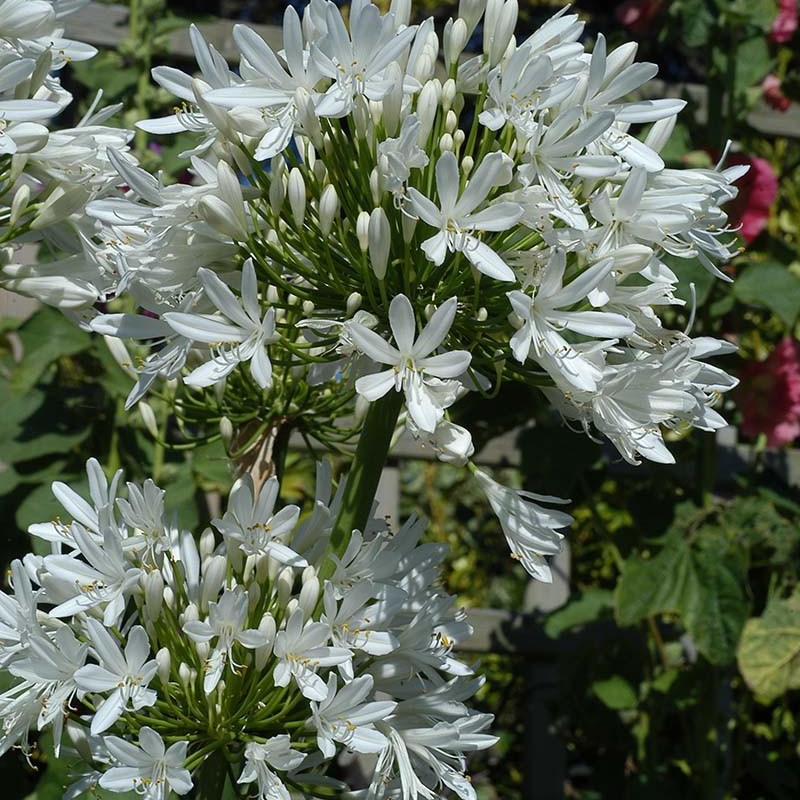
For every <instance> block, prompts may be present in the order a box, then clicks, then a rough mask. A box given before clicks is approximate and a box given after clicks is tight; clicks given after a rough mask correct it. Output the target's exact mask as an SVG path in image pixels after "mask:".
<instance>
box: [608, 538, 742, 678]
mask: <svg viewBox="0 0 800 800" xmlns="http://www.w3.org/2000/svg"><path fill="white" fill-rule="evenodd" d="M746 575H747V558H746V554H744V553H742V552H741V548H738V547H736V546H735V545H734V543H733V542H732V541H731V540H730V539H729V538H728V537H727V536H725V535H724V534H722V533H720V532H718V531H715V530H714V529H707V530H704V531H702V532H701V534H700V535H699V537H698V538H697V540H695V542H694V546H691V547H690V546H689V544H687V542H686V541H684V540H683V539H682V538H681V537H680V536H679V535H678V534H677V533H673V534H671V535H669V536H668V537H667V538H666V539H665V541H664V547H663V549H662V550H661V551H660V552H659V553H658V554H657V555H655V556H654V557H653V558H650V559H643V558H641V557H640V556H638V555H637V556H633V557H631V558H629V559H628V560H627V562H626V563H625V569H624V572H623V574H622V578H621V579H620V581H619V583H618V584H617V591H616V596H615V601H616V614H617V620H618V622H619V623H620V624H621V625H632V624H634V623H636V622H638V621H639V620H642V619H644V618H646V617H649V616H655V615H657V614H663V613H675V614H679V615H680V616H681V618H682V620H683V624H684V625H685V627H686V630H687V631H689V633H691V635H692V636H693V638H694V640H695V643H696V645H697V648H698V650H699V651H700V652H701V653H702V654H703V655H704V656H705V657H706V658H707V659H708V660H709V661H711V662H712V663H714V664H726V663H729V662H730V661H732V660H733V658H734V656H735V653H736V646H737V644H738V641H739V636H740V634H741V630H742V626H743V625H744V622H745V620H746V619H747V614H748V612H749V608H750V604H749V599H748V597H747V595H746V593H745V592H746Z"/></svg>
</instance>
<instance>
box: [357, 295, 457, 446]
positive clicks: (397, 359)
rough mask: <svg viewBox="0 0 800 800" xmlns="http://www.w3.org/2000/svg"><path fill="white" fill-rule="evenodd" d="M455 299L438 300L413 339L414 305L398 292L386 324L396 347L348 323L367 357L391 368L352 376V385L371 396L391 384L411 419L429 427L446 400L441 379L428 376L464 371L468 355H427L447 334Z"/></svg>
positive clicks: (432, 427) (431, 428)
mask: <svg viewBox="0 0 800 800" xmlns="http://www.w3.org/2000/svg"><path fill="white" fill-rule="evenodd" d="M457 305H458V300H457V298H455V297H451V298H450V299H449V300H447V301H445V302H444V303H442V305H441V306H439V308H437V309H436V311H434V312H433V314H432V315H431V318H430V320H429V321H428V324H427V325H426V326H425V327H424V328H423V329H422V331H421V332H420V334H419V336H418V337H417V339H416V340H415V339H414V331H415V329H416V321H415V318H414V309H413V307H412V306H411V303H410V302H409V300H408V298H407V297H406V296H405V295H403V294H399V295H397V297H395V298H394V299H393V300H392V302H391V303H390V305H389V325H390V327H391V329H392V334H393V335H394V340H395V342H396V344H397V347H392V346H391V345H390V344H388V343H387V342H386V341H385V340H384V339H383V338H381V337H380V336H379V335H378V334H377V333H375V332H374V331H371V330H370V329H369V328H366V327H364V326H363V325H360V324H358V323H356V322H353V323H351V324H350V338H351V339H352V340H353V342H354V343H355V345H356V347H358V349H359V350H360V351H361V352H362V353H364V354H365V355H367V356H369V357H370V358H371V359H373V360H375V361H377V362H379V363H381V364H390V365H391V369H387V370H384V371H383V372H378V373H376V374H373V375H363V376H362V377H360V378H359V379H358V380H357V381H356V391H357V392H358V393H359V394H360V395H362V396H363V397H365V398H366V399H367V400H370V401H372V400H377V399H378V398H379V397H383V396H384V395H385V394H386V393H387V392H389V391H391V390H392V389H395V391H398V392H399V391H404V392H405V396H406V405H407V406H408V413H409V414H410V415H411V418H412V419H413V420H414V423H415V424H416V425H417V427H419V428H420V429H421V430H424V431H427V432H429V433H432V432H433V431H434V430H435V429H436V425H437V423H438V422H439V420H441V418H442V415H443V413H444V408H445V406H443V405H442V393H441V392H440V391H437V389H438V388H439V387H438V386H437V383H439V382H437V381H432V380H431V378H456V377H458V376H459V375H463V373H464V372H465V371H466V369H467V367H468V366H469V362H470V359H471V356H470V354H469V353H468V352H467V351H466V350H453V351H451V352H449V353H441V354H439V355H435V356H432V355H430V354H431V353H432V352H433V351H434V350H436V349H437V348H438V347H439V346H441V344H442V342H444V340H445V339H446V338H447V334H448V333H449V332H450V328H451V327H452V325H453V320H454V319H455V315H456V306H457ZM452 399H453V400H454V399H455V397H454V396H453V398H452ZM450 402H452V400H450ZM447 405H449V403H447Z"/></svg>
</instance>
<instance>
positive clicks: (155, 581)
mask: <svg viewBox="0 0 800 800" xmlns="http://www.w3.org/2000/svg"><path fill="white" fill-rule="evenodd" d="M163 603H164V579H163V578H162V577H161V573H160V572H159V571H158V570H157V569H154V570H152V571H151V572H148V573H147V575H146V576H145V579H144V610H145V614H146V615H147V616H148V617H149V618H150V619H151V620H157V619H158V617H159V615H160V614H161V606H162V604H163Z"/></svg>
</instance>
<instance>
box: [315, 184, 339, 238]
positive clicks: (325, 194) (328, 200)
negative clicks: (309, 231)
mask: <svg viewBox="0 0 800 800" xmlns="http://www.w3.org/2000/svg"><path fill="white" fill-rule="evenodd" d="M338 214H339V195H338V194H336V189H334V188H333V186H332V185H331V184H328V185H327V186H326V187H325V188H324V189H323V190H322V194H321V195H320V198H319V229H320V231H321V232H322V234H323V235H324V236H327V235H328V234H329V233H330V232H331V228H332V227H333V221H334V219H336V217H337V215H338Z"/></svg>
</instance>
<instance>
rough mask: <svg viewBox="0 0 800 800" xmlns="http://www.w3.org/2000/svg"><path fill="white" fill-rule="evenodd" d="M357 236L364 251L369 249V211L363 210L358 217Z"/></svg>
mask: <svg viewBox="0 0 800 800" xmlns="http://www.w3.org/2000/svg"><path fill="white" fill-rule="evenodd" d="M356 238H357V239H358V246H359V247H360V248H361V252H362V253H366V252H367V250H368V249H369V212H367V211H361V212H360V213H359V215H358V218H357V219H356Z"/></svg>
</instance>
